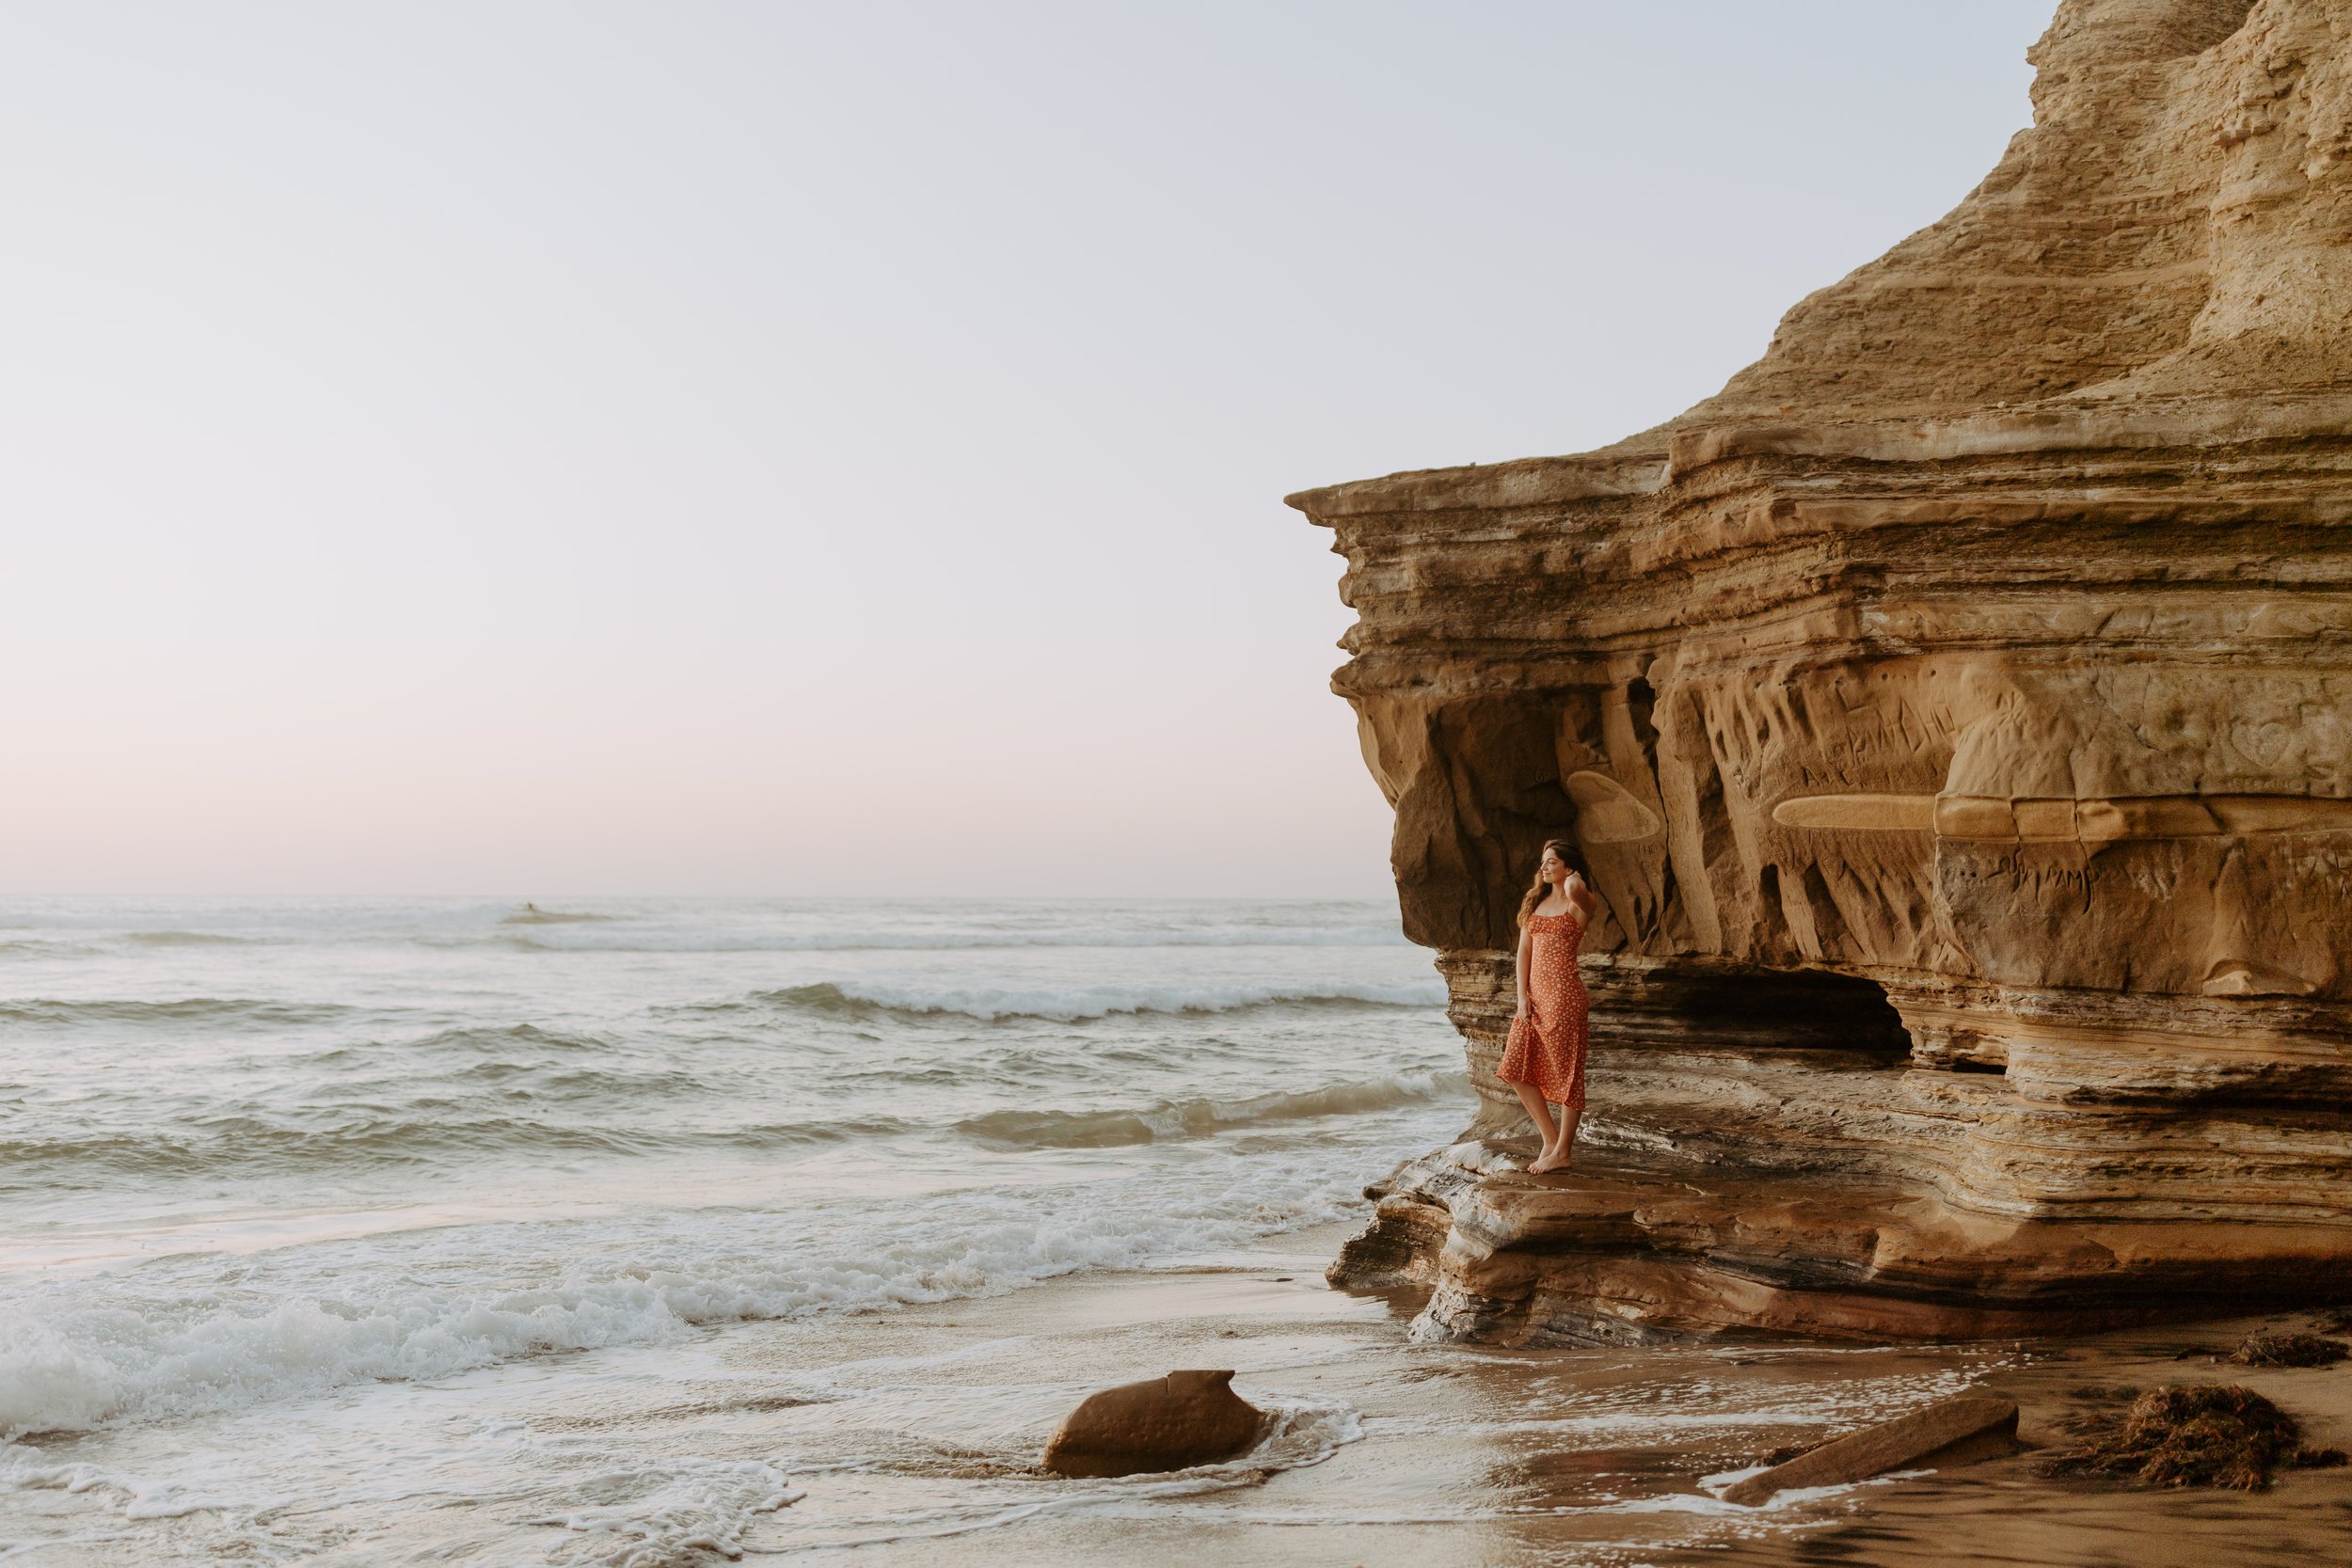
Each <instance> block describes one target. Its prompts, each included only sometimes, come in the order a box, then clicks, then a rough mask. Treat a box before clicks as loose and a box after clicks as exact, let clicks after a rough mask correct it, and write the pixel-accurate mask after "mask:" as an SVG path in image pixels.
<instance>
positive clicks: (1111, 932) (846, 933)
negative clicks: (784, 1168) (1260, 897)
mask: <svg viewBox="0 0 2352 1568" xmlns="http://www.w3.org/2000/svg"><path fill="white" fill-rule="evenodd" d="M609 918H610V917H608V916H604V915H561V916H552V915H549V916H539V917H532V916H527V915H515V916H510V917H508V918H507V919H505V920H502V921H501V922H500V923H499V924H500V927H501V929H500V930H499V932H498V934H497V939H496V940H498V941H499V942H501V943H503V944H504V945H506V946H509V947H520V948H525V949H530V950H533V951H540V952H549V953H583V952H589V953H855V952H957V951H966V950H986V949H990V948H1025V947H1403V946H1406V945H1408V944H1407V943H1406V941H1405V938H1404V936H1403V935H1402V934H1401V933H1399V932H1398V931H1397V930H1396V929H1395V928H1394V927H1387V926H1295V927H1191V928H1183V927H1180V928H1176V929H1170V930H1152V929H1143V930H1137V929H1134V928H1120V927H1109V926H1104V927H1072V928H1068V929H1058V930H1037V931H992V930H987V929H985V928H982V929H964V930H952V931H938V930H934V931H907V930H897V931H893V930H879V929H877V930H855V929H850V930H836V931H695V930H671V931H660V930H652V931H649V930H643V929H631V928H629V927H626V926H620V925H612V926H608V927H606V928H603V929H597V928H595V927H589V928H587V929H581V928H580V927H577V926H575V925H573V923H574V922H605V921H607V920H609ZM516 927H521V928H520V929H517V928H516ZM537 927H564V928H559V929H554V930H543V929H538V928H537ZM440 940H443V941H446V939H440Z"/></svg>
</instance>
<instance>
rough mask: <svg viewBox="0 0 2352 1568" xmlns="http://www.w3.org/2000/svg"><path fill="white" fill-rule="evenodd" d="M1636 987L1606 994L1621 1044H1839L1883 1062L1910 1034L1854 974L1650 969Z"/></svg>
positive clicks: (1879, 992)
mask: <svg viewBox="0 0 2352 1568" xmlns="http://www.w3.org/2000/svg"><path fill="white" fill-rule="evenodd" d="M1642 990H1643V991H1645V992H1646V993H1647V994H1646V995H1643V996H1639V997H1627V998H1624V999H1623V1000H1622V1001H1620V1000H1619V999H1618V998H1616V997H1613V998H1612V1001H1613V1003H1615V1004H1616V1005H1615V1006H1613V1007H1612V1008H1611V1014H1610V1026H1611V1029H1612V1031H1613V1033H1615V1034H1616V1035H1617V1036H1618V1037H1619V1039H1620V1040H1621V1041H1622V1042H1623V1043H1625V1044H1628V1045H1635V1044H1640V1043H1644V1042H1645V1041H1649V1040H1656V1041H1658V1042H1660V1043H1672V1044H1677V1045H1689V1044H1694V1043H1704V1044H1708V1045H1721V1046H1732V1047H1737V1048H1740V1049H1746V1050H1790V1049H1796V1050H1813V1051H1844V1052H1854V1053H1861V1054H1865V1055H1869V1056H1874V1057H1881V1058H1883V1059H1885V1060H1886V1061H1887V1062H1889V1063H1892V1062H1895V1061H1898V1060H1901V1059H1903V1058H1906V1057H1908V1056H1909V1055H1910V1054H1911V1049H1912V1039H1911V1034H1910V1032H1909V1031H1908V1030H1906V1029H1905V1028H1904V1027H1903V1021H1902V1017H1901V1015H1900V1014H1899V1013H1898V1012H1896V1010H1895V1005H1894V1004H1893V1003H1892V1002H1890V1001H1888V1000H1887V997H1886V992H1885V990H1883V989H1882V988H1881V987H1880V986H1879V985H1878V984H1877V982H1875V981H1872V980H1867V979H1864V978H1862V977H1861V976H1859V975H1853V974H1833V973H1831V972H1830V971H1828V970H1764V969H1757V970H1740V969H1705V970H1696V969H1694V970H1690V971H1685V972H1681V973H1675V972H1672V971H1669V972H1665V973H1661V974H1656V975H1654V976H1652V981H1651V984H1650V985H1648V986H1645V987H1643V988H1642Z"/></svg>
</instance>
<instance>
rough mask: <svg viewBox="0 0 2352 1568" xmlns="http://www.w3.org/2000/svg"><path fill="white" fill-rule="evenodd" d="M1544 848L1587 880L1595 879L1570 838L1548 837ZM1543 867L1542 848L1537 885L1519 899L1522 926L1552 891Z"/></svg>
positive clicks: (1539, 856) (1538, 853)
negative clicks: (1569, 840)
mask: <svg viewBox="0 0 2352 1568" xmlns="http://www.w3.org/2000/svg"><path fill="white" fill-rule="evenodd" d="M1544 848H1545V849H1549V850H1550V851H1551V852H1552V853H1553V854H1555V855H1557V856H1559V857H1560V861H1561V863H1562V864H1564V865H1565V866H1566V867H1567V868H1568V869H1569V870H1571V871H1573V872H1575V873H1576V874H1577V875H1578V876H1580V877H1582V878H1583V879H1585V880H1586V881H1588V882H1589V881H1591V880H1592V875H1591V874H1590V873H1589V872H1587V871H1586V870H1585V869H1584V856H1583V854H1582V853H1581V851H1580V850H1579V849H1578V848H1577V847H1576V846H1575V845H1574V844H1571V843H1570V842H1568V840H1566V839H1565V838H1548V839H1546V840H1544ZM1543 867H1544V857H1543V853H1542V851H1541V850H1538V851H1537V852H1536V855H1535V885H1534V887H1532V888H1529V889H1528V890H1527V896H1526V897H1524V898H1522V899H1520V900H1519V924H1520V925H1522V926H1524V925H1526V924H1527V922H1528V920H1529V919H1530V918H1531V917H1533V916H1534V913H1535V906H1536V905H1538V904H1540V903H1542V902H1543V901H1544V895H1546V894H1548V893H1549V892H1550V891H1551V884H1550V883H1549V882H1547V881H1545V880H1544V869H1543Z"/></svg>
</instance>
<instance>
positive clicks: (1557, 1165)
mask: <svg viewBox="0 0 2352 1568" xmlns="http://www.w3.org/2000/svg"><path fill="white" fill-rule="evenodd" d="M1567 1168H1568V1151H1567V1150H1566V1149H1565V1148H1559V1149H1553V1148H1547V1149H1545V1150H1544V1151H1543V1152H1542V1153H1541V1154H1538V1155H1536V1156H1535V1158H1534V1159H1533V1160H1530V1161H1529V1162H1527V1174H1528V1175H1530V1176H1549V1175H1550V1174H1551V1173H1552V1172H1553V1171H1556V1170H1565V1169H1567Z"/></svg>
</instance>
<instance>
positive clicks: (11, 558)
mask: <svg viewBox="0 0 2352 1568" xmlns="http://www.w3.org/2000/svg"><path fill="white" fill-rule="evenodd" d="M2051 6H2052V0H1972V3H1971V4H1968V5H1952V4H1949V3H1947V0H1848V3H1836V4H1831V3H1814V4H1807V3H1801V0H1775V3H1773V4H1771V5H1757V4H1755V3H1754V0H1725V3H1702V0H1680V3H1677V0H1645V3H1644V4H1640V5H1626V4H1623V3H1622V0H1616V3H1611V4H1606V5H1603V4H1585V3H1572V0H1559V3H1555V4H1549V5H1534V4H1483V5H1482V4H1463V3H1448V4H1438V3H1436V0H1429V3H1425V4H1412V5H1406V4H1367V3H1362V0H1333V3H1328V4H1297V3H1288V0H1248V3H1232V4H1217V3H1200V0H1184V3H1181V4H1180V3H1176V0H1166V3H1156V4H1143V3H1138V0H1125V3H1119V0H1111V3H1104V0H1088V3H1073V4H1052V5H1045V4H1025V3H1020V0H993V3H990V4H985V5H983V4H977V3H970V0H966V3H957V4H947V3H938V4H894V3H887V0H884V3H877V0H854V3H851V0H841V3H837V4H786V3H781V0H771V3H767V4H750V3H740V4H727V3H718V0H640V3H636V4H628V5H616V4H604V3H595V0H548V3H527V0H462V3H419V0H374V3H339V4H334V5H319V4H312V3H307V0H302V3H297V0H283V3H277V4H243V3H228V0H196V3H191V0H169V3H161V4H148V5H136V4H120V3H108V4H92V3H89V0H51V3H28V0H9V3H8V4H5V5H0V210H5V213H6V225H7V229H6V243H5V244H4V245H0V399H4V400H5V404H0V420H4V421H5V430H6V433H5V436H0V538H4V539H5V551H4V552H0V571H4V572H5V577H4V578H0V586H4V588H5V600H4V601H0V603H4V604H5V613H4V614H0V671H4V672H5V673H0V746H4V747H5V752H0V756H5V760H6V771H5V779H6V786H5V793H0V803H4V804H5V810H0V895H5V894H28V893H143V894H174V893H223V894H228V893H255V894H269V893H375V894H386V893H453V894H455V893H468V894H475V893H494V894H511V895H516V896H524V895H560V894H578V893H599V892H601V893H736V894H776V895H790V894H859V893H870V894H877V895H882V894H889V895H904V894H917V893H925V892H930V893H939V894H962V895H983V894H1002V895H1124V894H1135V895H1145V894H1152V895H1158V894H1169V895H1182V894H1233V895H1343V894H1362V895H1377V894H1381V893H1383V892H1385V891H1386V889H1387V887H1388V871H1387V839H1388V813H1387V810H1386V808H1385V806H1384V805H1383V804H1382V802H1381V800H1380V797H1379V795H1378V792H1377V791H1376V790H1375V788H1374V786H1373V784H1372V783H1371V781H1370V779H1369V778H1368V777H1367V776H1366V774H1365V773H1364V770H1363V766H1362V763H1361V760H1360V759H1359V755H1358V753H1357V749H1356V742H1355V734H1354V726H1353V721H1352V720H1351V718H1350V715H1349V713H1348V710H1347V708H1346V705H1344V704H1343V703H1342V702H1341V701H1340V700H1339V699H1338V698H1336V697H1333V696H1332V695H1331V694H1330V692H1329V689H1328V686H1327V681H1328V677H1329V673H1330V671H1331V670H1332V668H1333V667H1334V666H1336V665H1337V664H1338V663H1339V662H1340V659H1341V655H1340V654H1339V653H1338V652H1337V651H1336V650H1335V649H1334V648H1333V647H1332V642H1333V640H1334V639H1335V638H1337V637H1338V636H1339V634H1340V633H1341V632H1342V631H1343V630H1344V629H1345V627H1346V626H1347V625H1348V622H1349V620H1350V615H1349V612H1348V611H1347V610H1345V608H1344V607H1343V606H1342V605H1341V604H1340V603H1339V601H1338V597H1337V594H1336V591H1335V590H1336V583H1337V580H1338V575H1339V570H1340V562H1339V560H1338V558H1336V557H1335V556H1332V555H1330V554H1328V553H1327V551H1328V547H1329V544H1330V539H1329V535H1328V534H1327V533H1325V532H1323V531H1320V530H1316V529H1313V528H1311V527H1309V526H1308V525H1307V524H1306V523H1305V522H1304V521H1303V520H1302V519H1301V518H1300V517H1299V516H1298V515H1297V514H1295V513H1294V512H1291V511H1289V510H1288V509H1287V508H1285V507H1283V506H1282V504H1281V499H1280V498H1281V497H1282V495H1283V494H1284V493H1285V492H1287V491H1291V490H1295V489H1300V488H1304V487H1306V486H1309V485H1313V484H1322V483H1331V482H1334V481H1339V480H1345V479H1356V478H1362V477H1365V476H1368V475H1373V474H1379V473H1386V472H1390V471H1392V470H1395V469H1399V468H1410V467H1431V466H1436V465H1443V464H1453V463H1463V462H1472V461H1481V462H1484V461H1493V460H1499V459H1503V458H1511V457H1520V456H1528V455H1533V454H1537V453H1545V452H1565V451H1580V450H1582V449H1585V448H1589V447H1594V446H1598V445H1601V444H1604V443H1606V442H1608V441H1612V440H1614V439H1615V438H1617V437H1618V436H1624V435H1626V434H1629V432H1631V431H1633V430H1636V429H1639V428H1641V427H1643V426H1645V425H1648V424H1651V423H1655V422H1656V421H1657V420H1661V419H1664V418H1666V417H1668V416H1670V415H1672V414H1674V413H1677V412H1678V411H1679V410H1680V409H1682V408H1684V407H1685V406H1687V405H1689V404H1692V403H1693V402H1696V401H1697V400H1698V399H1700V398H1702V397H1704V396H1706V395H1708V393H1710V392H1712V391H1714V390H1715V389H1716V388H1718V387H1720V386H1721V385H1722V383H1723V381H1724V378H1725V377H1726V376H1727V375H1729V374H1730V373H1731V372H1733V371H1735V370H1737V369H1738V368H1739V367H1740V366H1741V365H1742V364H1744V363H1746V362H1747V361H1749V360H1750V359H1752V358H1754V357H1755V356H1756V354H1758V353H1759V352H1760V351H1761V350H1762V348H1763V346H1764V344H1765V341H1766V340H1767V339H1768V338H1769V336H1770V335H1771V331H1772V324H1773V323H1774V321H1775V320H1776V319H1777V318H1778V317H1779V315H1780V313H1781V312H1782V311H1783V310H1784V309H1787V308H1788V306H1789V305H1790V304H1792V303H1793V302H1794V301H1795V300H1797V299H1798V298H1799V297H1800V296H1801V295H1803V294H1804V293H1808V292H1809V291H1811V290H1813V289H1815V288H1818V287H1820V286H1821V285H1823V284H1826V283H1829V282H1831V281H1832V280H1834V279H1835V278H1836V277H1838V276H1840V275H1841V274H1843V273H1845V272H1847V271H1848V270H1850V269H1851V268H1852V267H1854V266H1856V265H1859V264H1860V263H1862V262H1864V261H1867V260H1869V259H1870V258H1871V257H1873V256H1875V255H1877V254H1878V253H1879V252H1880V251H1882V250H1883V249H1884V248H1885V247H1886V246H1887V245H1891V244H1892V243H1894V242H1895V241H1897V240H1898V239H1899V238H1901V237H1902V236H1903V235H1904V234H1906V233H1908V232H1910V231H1911V230H1915V229H1916V228H1918V227H1919V226H1921V225H1923V224H1925V223H1928V222H1931V221H1932V220H1933V219H1934V218H1935V217H1937V216H1938V215H1940V214H1942V213H1944V212H1945V211H1946V210H1947V209H1948V208H1949V207H1950V206H1951V205H1952V204H1953V203H1954V202H1956V201H1957V200H1958V199H1959V198H1960V197H1961V196H1962V195H1963V193H1964V192H1966V191H1967V190H1968V188H1969V187H1970V186H1972V185H1973V184H1975V183H1976V182H1977V181H1978V180H1979V178H1980V177H1981V176H1982V175H1983V174H1984V172H1985V171H1986V170H1987V169H1989V168H1990V167H1991V166H1993V164H1994V161H1995V160H1996V159H1997V158H1998V156H1999V155H2000V151H2001V149H2002V146H2003V144H2004V143H2005V142H2006V141H2007V140H2008V138H2009V136H2010V135H2011V134H2012V133H2013V132H2015V131H2017V130H2019V129H2021V128H2022V127H2023V126H2025V125H2026V122H2027V120H2028V119H2029V110H2028V106H2027V103H2026V84H2027V81H2028V79H2029V73H2028V71H2027V69H2026V65H2025V63H2024V58H2023V56H2024V53H2025V50H2026V46H2027V45H2028V44H2029V43H2030V42H2031V41H2032V40H2033V39H2034V38H2035V37H2036V36H2037V35H2038V34H2039V33H2040V31H2041V30H2042V26H2043V25H2044V24H2045V23H2046V22H2047V20H2048V16H2049V12H2050V9H2051Z"/></svg>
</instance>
